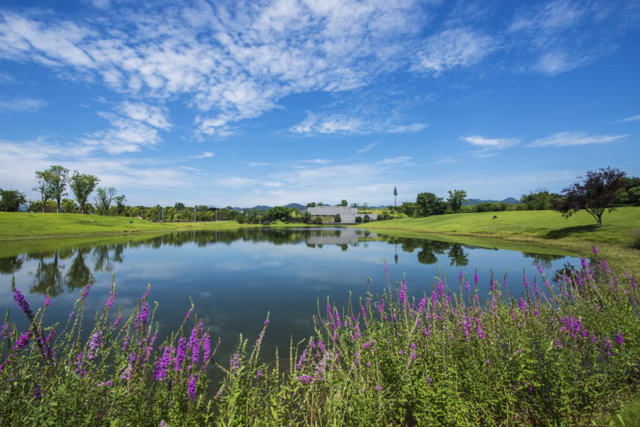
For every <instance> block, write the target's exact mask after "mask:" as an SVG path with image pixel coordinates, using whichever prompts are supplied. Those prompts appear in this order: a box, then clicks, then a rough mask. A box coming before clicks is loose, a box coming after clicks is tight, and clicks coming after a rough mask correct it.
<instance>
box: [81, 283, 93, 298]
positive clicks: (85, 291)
mask: <svg viewBox="0 0 640 427" xmlns="http://www.w3.org/2000/svg"><path fill="white" fill-rule="evenodd" d="M89 289H91V283H87V285H86V286H85V287H84V288H82V291H81V292H80V295H81V298H82V300H86V299H87V297H88V296H89Z"/></svg>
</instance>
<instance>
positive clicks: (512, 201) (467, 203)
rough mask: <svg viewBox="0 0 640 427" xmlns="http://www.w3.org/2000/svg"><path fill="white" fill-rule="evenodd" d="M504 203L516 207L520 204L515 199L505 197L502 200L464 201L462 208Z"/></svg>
mask: <svg viewBox="0 0 640 427" xmlns="http://www.w3.org/2000/svg"><path fill="white" fill-rule="evenodd" d="M500 202H504V203H506V204H508V205H517V204H518V203H520V200H518V199H515V198H513V197H507V198H506V199H504V200H483V199H467V200H465V201H464V206H474V205H479V204H480V203H500Z"/></svg>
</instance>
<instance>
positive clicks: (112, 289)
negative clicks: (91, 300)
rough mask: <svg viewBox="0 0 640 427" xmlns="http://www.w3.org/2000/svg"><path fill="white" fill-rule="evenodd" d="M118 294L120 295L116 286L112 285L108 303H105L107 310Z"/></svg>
mask: <svg viewBox="0 0 640 427" xmlns="http://www.w3.org/2000/svg"><path fill="white" fill-rule="evenodd" d="M117 296H118V293H117V292H116V287H115V286H112V287H111V292H109V299H108V300H107V303H106V304H105V305H104V306H105V308H106V309H107V310H109V309H110V308H111V306H112V305H113V302H114V301H115V299H116V297H117Z"/></svg>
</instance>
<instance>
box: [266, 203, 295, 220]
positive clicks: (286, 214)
mask: <svg viewBox="0 0 640 427" xmlns="http://www.w3.org/2000/svg"><path fill="white" fill-rule="evenodd" d="M293 211H294V209H293V208H287V207H285V206H274V207H272V208H271V209H269V210H268V211H267V219H268V220H269V221H278V220H280V221H285V220H288V219H289V218H290V217H291V215H292V214H293Z"/></svg>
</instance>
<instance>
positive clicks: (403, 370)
mask: <svg viewBox="0 0 640 427" xmlns="http://www.w3.org/2000/svg"><path fill="white" fill-rule="evenodd" d="M594 252H596V253H595V254H594V256H593V257H592V259H591V260H584V259H583V260H582V265H581V266H580V267H579V268H577V269H573V268H567V269H565V270H564V271H563V272H562V273H561V274H560V275H559V276H558V277H556V278H548V277H547V276H545V275H544V273H543V271H542V269H541V268H539V273H540V275H539V276H537V277H536V278H534V279H532V280H529V279H527V277H525V276H524V275H523V276H522V277H521V278H519V280H520V279H521V280H522V281H523V285H524V289H525V291H524V292H522V293H512V292H510V284H509V280H508V278H507V277H506V275H505V276H504V277H500V278H497V277H491V279H490V282H489V286H490V294H489V297H488V298H487V300H486V302H484V303H482V302H481V300H480V298H479V283H478V282H479V280H478V276H477V274H476V275H475V277H470V278H467V277H465V276H463V275H462V274H460V275H459V276H458V278H457V280H454V282H455V283H453V284H452V283H447V281H446V280H445V277H438V278H436V279H435V281H434V283H433V286H432V289H431V291H430V292H428V293H423V294H421V295H417V296H415V297H412V296H410V294H409V291H408V289H407V284H406V283H405V282H404V281H402V282H399V283H396V284H392V283H391V282H390V281H389V279H388V275H387V287H386V289H385V290H384V291H383V292H382V293H381V294H380V295H378V296H374V295H373V294H372V293H371V292H368V293H367V294H366V297H364V298H362V299H361V300H360V301H357V302H356V301H351V302H350V303H349V304H348V306H347V307H343V308H341V309H338V308H337V307H335V306H333V305H331V304H330V303H327V305H326V307H322V309H321V310H319V312H318V314H317V315H315V316H314V318H313V320H314V324H315V330H316V332H315V335H314V336H313V337H310V338H309V339H308V340H305V341H304V342H301V343H298V345H293V344H292V345H291V347H290V349H289V354H288V362H287V363H286V364H285V363H283V364H282V366H281V365H280V363H281V362H280V361H281V360H282V359H281V357H280V355H279V354H276V355H275V358H274V357H272V356H271V357H268V358H266V359H263V358H262V357H261V356H260V347H261V344H262V341H263V339H264V336H265V333H266V330H267V327H268V325H269V320H268V318H267V320H266V321H265V322H264V325H263V327H262V331H261V333H260V334H259V336H258V339H257V340H256V341H255V342H248V341H247V340H246V339H243V338H242V337H241V338H240V342H239V345H238V348H237V350H236V352H235V353H234V354H233V356H232V358H231V360H230V361H229V363H228V364H226V363H225V364H224V366H223V365H221V364H218V363H214V362H213V355H214V353H215V348H213V349H212V347H211V342H210V337H209V333H208V332H207V331H206V330H205V328H204V326H203V324H202V322H200V321H198V319H197V317H194V319H195V320H191V319H190V316H191V314H192V312H191V310H190V311H189V312H188V313H187V315H186V316H185V320H184V321H183V322H182V325H181V326H180V327H179V328H178V330H177V331H175V332H174V333H172V334H171V335H170V336H169V337H168V338H167V339H166V340H165V341H164V342H162V343H158V342H157V340H156V337H157V333H158V329H157V325H154V323H153V314H154V313H155V310H156V308H157V307H154V308H153V310H150V307H149V303H148V302H147V298H148V295H149V289H147V291H146V292H145V294H144V295H143V296H142V298H141V299H140V300H139V303H138V306H137V308H136V309H135V310H134V312H133V313H132V314H131V316H130V317H129V318H128V319H127V320H120V319H121V316H120V315H118V316H117V317H116V321H113V320H112V319H113V318H114V317H115V316H114V315H111V316H110V315H109V311H110V310H111V307H112V304H113V303H114V299H115V298H116V291H115V288H114V289H112V292H111V295H110V297H109V300H108V301H107V303H106V304H105V307H104V309H103V310H102V311H101V312H99V313H97V314H96V317H95V326H94V328H93V330H92V331H91V333H90V334H89V338H88V339H86V340H83V339H81V337H82V336H83V334H82V331H81V330H80V325H82V318H83V316H84V304H85V301H86V299H87V297H88V293H89V290H90V288H89V287H86V288H85V289H84V290H83V291H82V294H81V297H80V299H79V300H78V301H77V302H76V305H75V306H74V309H73V311H72V313H71V314H70V316H69V320H68V322H67V324H66V325H53V326H45V325H44V321H43V320H44V317H45V314H46V310H47V306H48V304H49V301H48V299H46V300H45V303H44V304H43V306H42V307H41V308H39V309H38V310H37V312H35V313H34V312H33V311H32V309H31V308H30V307H29V306H28V304H27V303H26V300H25V299H24V297H23V296H22V294H21V293H20V291H19V290H17V289H15V288H14V297H15V299H16V302H17V303H18V305H19V306H20V307H21V309H22V311H23V312H25V314H26V315H27V317H29V319H30V321H31V326H30V328H29V330H28V331H19V330H17V329H16V327H15V326H14V325H12V324H9V323H8V319H5V324H4V325H3V326H2V330H1V334H2V341H3V342H2V344H1V347H0V351H1V355H2V359H0V361H1V363H2V364H1V365H0V402H1V405H0V424H1V425H11V426H13V425H41V426H48V425H51V426H53V425H66V426H76V425H78V426H86V425H105V426H128V425H141V426H192V425H217V426H246V425H255V426H282V425H290V426H298V425H299V426H339V425H347V426H348V425H367V426H378V425H380V426H383V425H384V426H388V425H398V426H400V425H403V426H404V425H406V426H414V425H419V426H440V425H442V426H501V425H502V426H516V425H533V426H549V425H567V426H569V425H571V426H574V425H581V424H585V423H587V422H589V421H590V420H592V419H594V418H595V417H601V416H602V414H605V413H610V412H612V411H615V410H617V408H618V406H619V403H618V402H619V401H620V399H622V398H623V397H625V396H628V395H629V393H630V392H631V391H633V390H634V389H635V387H636V385H637V384H638V379H639V374H640V365H639V361H640V321H639V316H638V308H637V289H636V288H637V285H636V279H635V278H633V277H631V276H629V275H624V276H617V275H616V274H615V272H614V271H612V269H611V268H610V267H609V266H608V264H607V262H606V260H605V259H603V258H601V257H600V256H599V255H597V250H594ZM385 270H386V268H385ZM514 289H515V287H514ZM518 289H522V288H521V287H519V286H518ZM187 325H189V326H188V327H187ZM59 329H61V330H60V332H59V333H56V331H58V330H59ZM284 359H286V356H285V357H284ZM265 360H266V361H272V362H265ZM210 365H214V367H213V368H212V369H220V370H222V371H223V373H224V374H223V380H222V381H221V383H220V384H214V385H213V387H212V388H213V392H209V390H210V387H209V386H210V384H209V378H208V376H207V367H208V366H209V368H210V369H211V366H210ZM285 365H286V366H285Z"/></svg>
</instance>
